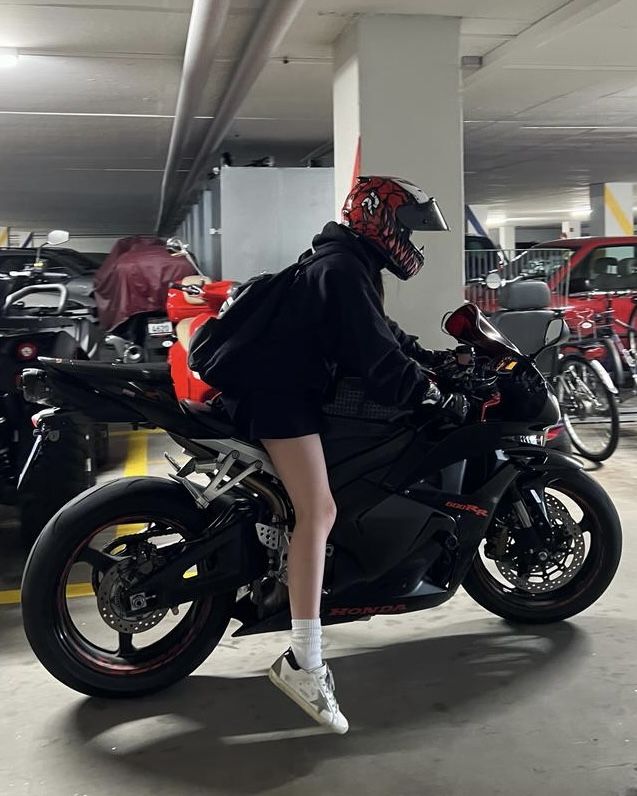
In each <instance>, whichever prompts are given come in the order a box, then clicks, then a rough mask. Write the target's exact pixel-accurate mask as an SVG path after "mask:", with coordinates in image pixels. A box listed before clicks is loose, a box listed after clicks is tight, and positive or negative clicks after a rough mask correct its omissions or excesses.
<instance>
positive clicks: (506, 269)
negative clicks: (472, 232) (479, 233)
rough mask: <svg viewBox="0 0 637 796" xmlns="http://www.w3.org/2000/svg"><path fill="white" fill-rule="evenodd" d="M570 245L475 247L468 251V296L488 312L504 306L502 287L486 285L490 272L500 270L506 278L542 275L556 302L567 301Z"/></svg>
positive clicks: (500, 273)
mask: <svg viewBox="0 0 637 796" xmlns="http://www.w3.org/2000/svg"><path fill="white" fill-rule="evenodd" d="M572 254H573V252H572V251H571V250H570V249H559V248H549V249H528V250H527V251H519V250H517V249H516V250H504V249H477V250H475V249H472V250H467V251H465V261H464V268H465V298H466V299H467V301H472V302H473V303H474V304H477V305H478V306H479V307H480V308H481V309H482V310H484V311H485V312H494V311H495V310H497V309H498V308H499V307H500V300H499V299H500V291H499V290H493V289H490V288H488V287H487V286H486V283H485V280H486V277H487V275H488V274H490V273H497V274H498V275H499V276H500V277H501V279H502V281H503V282H510V281H511V280H514V279H538V280H540V281H542V282H546V283H547V284H548V286H549V288H550V289H551V295H552V297H553V298H552V303H553V305H554V306H563V305H565V304H566V303H567V299H568V295H569V286H570V268H569V263H570V258H571V255H572Z"/></svg>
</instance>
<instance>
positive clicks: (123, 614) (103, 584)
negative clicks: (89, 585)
mask: <svg viewBox="0 0 637 796" xmlns="http://www.w3.org/2000/svg"><path fill="white" fill-rule="evenodd" d="M133 567H134V565H133V564H132V562H131V561H122V563H121V564H116V565H115V566H113V567H111V568H110V569H109V570H108V572H106V574H105V575H104V576H103V577H102V579H101V581H100V584H99V588H98V590H97V606H98V608H99V612H100V616H101V617H102V619H103V620H104V622H106V624H107V625H108V626H109V627H111V628H113V629H114V630H117V631H118V632H119V633H128V634H132V633H145V632H146V631H147V630H150V629H151V628H153V627H155V626H156V625H158V624H159V623H160V622H161V620H162V619H163V618H164V617H165V616H166V614H167V613H168V609H167V608H158V609H155V610H152V611H146V612H144V613H136V614H135V615H134V616H130V615H129V610H128V607H127V606H126V605H125V602H126V601H127V598H125V597H124V595H125V594H126V593H127V592H128V591H129V588H130V587H129V585H128V581H127V577H126V576H127V575H128V573H129V571H130V570H131V569H132V568H133Z"/></svg>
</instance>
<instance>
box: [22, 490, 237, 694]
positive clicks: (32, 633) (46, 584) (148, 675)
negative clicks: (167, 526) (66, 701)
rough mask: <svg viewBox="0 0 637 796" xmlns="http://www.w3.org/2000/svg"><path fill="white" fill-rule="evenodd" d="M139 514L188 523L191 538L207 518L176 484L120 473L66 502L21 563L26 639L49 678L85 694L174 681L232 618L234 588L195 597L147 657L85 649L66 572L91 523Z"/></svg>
mask: <svg viewBox="0 0 637 796" xmlns="http://www.w3.org/2000/svg"><path fill="white" fill-rule="evenodd" d="M144 515H145V516H153V517H155V518H158V519H159V518H162V520H164V521H166V522H169V523H170V522H174V525H175V526H176V527H182V528H184V529H185V531H184V534H183V535H184V536H186V534H189V535H192V536H193V537H194V536H196V535H198V534H199V533H201V531H202V530H203V529H204V528H205V527H206V525H207V524H208V522H209V518H207V516H206V514H205V512H203V511H200V510H198V509H197V508H196V506H195V504H194V501H193V500H192V498H190V497H189V495H188V494H187V493H186V492H185V490H184V489H183V487H181V486H179V485H178V484H175V483H172V482H170V481H167V480H165V479H162V478H150V477H144V478H122V479H119V480H117V481H112V482H110V483H108V484H104V485H101V486H97V487H95V488H94V489H92V490H91V491H89V492H86V493H84V494H83V495H80V496H79V497H78V498H76V499H75V500H74V501H72V502H71V503H69V504H68V505H67V506H65V508H64V509H62V511H60V512H59V513H58V514H57V515H56V516H55V517H54V518H53V519H52V520H51V521H50V522H49V524H48V525H47V526H46V528H45V529H44V531H43V532H42V534H41V535H40V537H39V538H38V540H37V542H36V544H35V546H34V548H33V550H32V551H31V555H30V556H29V560H28V561H27V564H26V568H25V571H24V580H23V584H22V617H23V621H24V629H25V632H26V635H27V639H28V641H29V643H30V645H31V647H32V649H33V651H34V652H35V654H36V655H37V657H38V658H39V660H40V662H41V663H42V664H43V666H44V667H45V668H46V669H47V670H48V671H49V672H50V673H51V674H52V675H53V677H55V678H56V679H57V680H59V681H60V682H62V683H64V684H65V685H67V686H69V688H73V689H75V690H76V691H79V692H81V693H83V694H87V695H89V696H98V697H133V696H135V697H137V696H143V695H145V694H150V693H153V692H155V691H159V690H161V689H163V688H166V687H168V686H170V685H172V684H173V683H176V682H177V681H178V680H181V679H182V678H184V677H186V676H187V675H188V674H190V673H191V672H192V671H193V670H194V669H196V668H197V667H198V666H199V665H200V664H201V663H203V662H204V661H205V660H206V658H207V657H208V656H209V655H210V653H211V652H212V651H213V650H214V649H215V647H216V646H217V644H218V643H219V641H220V640H221V637H222V636H223V634H224V632H225V630H226V628H227V626H228V622H229V621H230V617H231V613H232V609H233V607H234V602H235V593H234V592H232V593H228V594H224V595H220V596H215V597H212V596H210V597H208V596H207V597H203V598H200V599H199V600H198V601H197V602H196V603H193V604H192V607H191V609H189V612H188V613H187V614H186V615H184V617H183V619H182V620H180V623H179V624H178V625H177V626H176V627H175V628H174V632H173V631H171V634H169V636H167V639H169V643H168V645H167V646H166V648H165V649H163V651H162V654H161V655H160V654H159V653H148V656H150V655H152V654H155V655H156V658H154V659H152V660H147V659H143V660H136V659H135V658H133V659H132V663H131V662H130V661H128V660H127V659H126V658H121V659H120V661H119V663H117V662H115V663H114V664H113V663H108V662H105V663H102V662H101V661H100V660H99V658H98V657H96V656H94V655H93V656H92V655H91V654H90V652H89V654H85V653H83V652H82V649H83V648H82V647H81V646H80V645H78V643H77V634H76V628H74V627H72V623H69V622H68V618H69V617H68V610H67V609H66V602H67V600H65V595H64V587H65V578H64V573H65V572H68V567H69V563H70V562H72V561H73V560H74V557H75V556H77V555H78V554H79V552H78V551H79V550H81V549H82V548H83V547H84V545H85V544H86V543H87V542H88V541H89V540H90V539H91V538H92V537H93V536H94V535H95V531H96V529H99V528H100V527H105V526H107V525H110V524H115V525H116V524H117V523H118V522H119V521H121V520H122V518H128V519H126V522H134V520H135V517H141V516H144ZM67 599H68V598H67ZM82 599H86V600H91V601H92V602H91V608H94V609H95V611H96V612H98V607H97V603H96V599H95V596H90V597H85V598H82ZM193 608H194V610H193ZM190 611H192V614H191V613H190ZM100 621H101V620H100ZM182 625H183V627H182ZM180 628H181V630H180ZM176 631H179V633H178V632H176ZM74 633H75V635H74ZM171 636H174V637H172V638H171Z"/></svg>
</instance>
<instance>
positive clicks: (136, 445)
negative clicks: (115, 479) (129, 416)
mask: <svg viewBox="0 0 637 796" xmlns="http://www.w3.org/2000/svg"><path fill="white" fill-rule="evenodd" d="M147 474H148V434H147V433H146V432H145V431H130V432H129V434H128V450H127V452H126V461H125V462H124V476H125V477H128V476H131V475H147Z"/></svg>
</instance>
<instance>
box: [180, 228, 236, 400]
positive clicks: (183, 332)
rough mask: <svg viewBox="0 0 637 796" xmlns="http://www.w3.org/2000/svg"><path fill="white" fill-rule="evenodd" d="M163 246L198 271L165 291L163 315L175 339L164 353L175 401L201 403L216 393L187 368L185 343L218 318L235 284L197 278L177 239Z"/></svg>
mask: <svg viewBox="0 0 637 796" xmlns="http://www.w3.org/2000/svg"><path fill="white" fill-rule="evenodd" d="M166 246H167V248H168V250H169V251H170V252H171V253H172V254H173V255H174V256H175V257H185V258H186V259H187V260H188V262H190V264H191V265H192V266H193V267H194V268H195V269H196V270H197V271H198V273H197V274H194V275H192V276H186V277H185V278H184V279H182V280H180V281H179V282H173V284H172V285H171V286H170V288H169V290H168V300H167V303H166V314H167V315H168V319H169V320H170V321H171V322H172V324H173V327H174V329H175V337H176V338H177V339H176V340H175V342H174V343H173V345H172V346H171V348H170V350H169V352H168V364H169V366H170V375H171V378H172V382H173V386H174V388H175V395H176V396H177V399H178V400H180V401H183V400H186V399H188V400H191V401H198V402H200V403H203V402H205V401H209V400H211V399H212V398H214V397H215V395H217V394H218V390H215V389H214V387H211V386H210V385H209V384H206V383H205V382H204V381H202V380H201V379H200V378H199V376H198V375H197V374H196V373H194V371H192V370H190V368H189V367H188V343H189V342H190V339H191V337H192V335H193V334H194V333H195V332H196V331H197V329H198V328H199V327H200V326H202V325H203V324H204V323H205V322H206V321H207V320H208V319H209V318H211V317H213V318H216V317H217V316H218V314H219V311H220V309H221V307H222V305H223V303H224V302H225V301H226V299H227V298H228V297H229V296H230V293H231V291H232V289H233V288H234V287H235V286H236V284H237V282H233V281H231V280H228V279H226V280H222V281H219V282H213V281H212V280H211V279H210V278H209V277H207V276H204V275H203V274H201V272H200V270H199V266H198V264H197V262H196V260H195V258H194V256H193V255H192V254H191V253H190V251H189V250H188V247H187V246H186V245H184V244H183V243H182V242H181V241H180V240H178V239H177V238H171V239H170V240H169V241H168V242H167V244H166Z"/></svg>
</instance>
